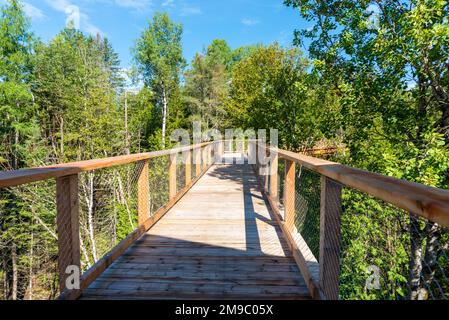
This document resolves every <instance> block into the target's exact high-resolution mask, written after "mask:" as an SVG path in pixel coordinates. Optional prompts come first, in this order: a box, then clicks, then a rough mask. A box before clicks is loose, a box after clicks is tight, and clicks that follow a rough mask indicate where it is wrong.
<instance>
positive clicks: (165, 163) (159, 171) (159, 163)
mask: <svg viewBox="0 0 449 320" xmlns="http://www.w3.org/2000/svg"><path fill="white" fill-rule="evenodd" d="M169 164H170V156H162V157H157V158H153V159H150V161H149V166H150V167H149V184H150V214H151V215H154V214H155V213H156V211H157V210H159V209H160V208H162V207H163V206H164V205H165V204H166V203H168V201H169V200H170V195H169V176H168V167H169Z"/></svg>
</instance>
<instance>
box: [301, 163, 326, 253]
mask: <svg viewBox="0 0 449 320" xmlns="http://www.w3.org/2000/svg"><path fill="white" fill-rule="evenodd" d="M295 171H296V172H295V180H296V181H295V186H296V188H295V193H296V196H295V219H294V221H295V227H296V230H297V231H298V232H299V233H300V234H301V235H302V237H303V239H304V241H305V242H306V244H307V246H308V247H309V249H310V250H311V251H312V253H313V255H314V256H315V258H316V259H317V260H319V256H320V192H321V187H320V179H321V176H320V175H319V174H317V173H315V172H313V171H310V170H308V169H306V168H304V167H303V166H300V165H297V166H296V170H295Z"/></svg>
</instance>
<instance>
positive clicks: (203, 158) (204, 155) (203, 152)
mask: <svg viewBox="0 0 449 320" xmlns="http://www.w3.org/2000/svg"><path fill="white" fill-rule="evenodd" d="M201 161H202V163H203V165H202V166H201V171H203V170H204V168H206V165H207V146H205V147H204V148H203V149H201Z"/></svg>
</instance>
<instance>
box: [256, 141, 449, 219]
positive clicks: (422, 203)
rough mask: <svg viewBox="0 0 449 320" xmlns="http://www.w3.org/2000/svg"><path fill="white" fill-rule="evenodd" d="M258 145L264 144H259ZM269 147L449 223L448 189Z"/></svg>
mask: <svg viewBox="0 0 449 320" xmlns="http://www.w3.org/2000/svg"><path fill="white" fill-rule="evenodd" d="M260 146H262V147H263V145H262V144H261V145H260ZM269 149H270V150H272V151H274V152H277V153H278V156H279V157H280V158H284V159H287V160H291V161H295V162H297V163H299V164H301V165H303V166H304V167H306V168H307V169H309V170H311V171H314V172H317V173H319V174H321V175H323V176H326V177H328V178H330V179H332V180H334V181H337V182H339V183H341V184H343V185H345V186H348V187H351V188H353V189H357V190H359V191H362V192H365V193H367V194H369V195H371V196H373V197H375V198H377V199H380V200H383V201H385V202H388V203H390V204H393V205H395V206H397V207H399V208H402V209H404V210H407V211H409V212H411V213H413V214H416V215H419V216H421V217H424V218H426V219H428V220H431V221H433V222H436V223H438V224H440V225H443V226H445V227H449V191H448V190H444V189H439V188H434V187H429V186H426V185H423V184H419V183H415V182H410V181H406V180H400V179H396V178H393V177H389V176H385V175H381V174H378V173H373V172H370V171H366V170H362V169H357V168H353V167H349V166H346V165H343V164H340V163H336V162H332V161H327V160H323V159H318V158H314V157H310V156H306V155H302V154H298V153H294V152H290V151H286V150H282V149H278V148H274V147H269Z"/></svg>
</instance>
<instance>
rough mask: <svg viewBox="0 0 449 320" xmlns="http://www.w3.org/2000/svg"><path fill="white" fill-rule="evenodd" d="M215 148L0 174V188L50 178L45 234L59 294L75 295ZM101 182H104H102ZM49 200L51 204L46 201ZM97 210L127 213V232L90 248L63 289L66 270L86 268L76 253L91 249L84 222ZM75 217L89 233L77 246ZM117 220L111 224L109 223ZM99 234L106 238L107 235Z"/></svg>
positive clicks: (209, 160)
mask: <svg viewBox="0 0 449 320" xmlns="http://www.w3.org/2000/svg"><path fill="white" fill-rule="evenodd" d="M221 150H223V147H222V142H221V141H216V142H207V143H201V144H197V145H193V146H187V147H180V148H175V149H171V150H164V151H156V152H149V153H142V154H135V155H128V156H120V157H114V158H106V159H98V160H88V161H81V162H74V163H67V164H61V165H54V166H49V167H42V168H35V169H24V170H17V171H8V172H1V173H0V190H11V189H13V188H16V187H21V186H22V185H30V184H31V185H32V184H34V183H36V182H45V181H51V180H53V179H54V180H55V181H56V184H55V185H54V188H55V189H56V192H55V193H54V194H53V191H51V190H52V186H49V187H48V188H47V189H48V192H51V194H53V196H54V197H55V199H56V208H55V210H56V229H57V230H53V231H52V230H51V228H49V232H50V233H52V234H53V235H54V236H55V238H57V247H58V252H57V262H58V263H57V265H58V275H59V290H60V296H59V298H61V299H76V298H78V297H79V296H80V294H81V291H82V290H83V289H85V288H86V287H88V286H89V284H90V283H92V282H93V281H94V280H95V279H96V278H97V277H98V276H99V275H100V274H101V273H102V272H103V271H104V270H105V269H106V268H107V267H108V266H109V265H111V263H112V262H113V261H114V260H115V259H117V258H118V257H119V256H120V255H121V254H122V253H123V252H124V251H125V250H126V249H127V248H128V247H129V246H130V245H131V244H132V243H133V242H134V241H135V240H137V239H138V238H139V237H140V236H141V235H142V234H143V233H144V232H146V231H147V230H148V229H149V228H150V227H151V226H152V225H154V224H155V223H156V222H157V221H158V220H159V219H160V218H161V217H162V216H163V215H164V214H165V213H166V212H167V211H168V210H169V209H170V208H171V207H173V205H174V204H175V203H176V202H177V201H178V200H179V199H180V198H181V197H182V196H183V195H184V194H185V193H186V192H187V191H188V190H189V189H190V188H191V187H192V186H193V184H194V183H195V182H196V181H197V180H198V179H200V178H201V176H202V175H203V174H204V173H205V172H206V171H207V170H208V169H209V167H210V166H211V165H212V164H213V163H214V161H215V157H218V156H220V155H221V154H219V153H221V152H222V151H221ZM181 160H182V161H181ZM105 180H107V181H108V183H103V182H104V181H105ZM94 185H97V186H98V188H95V187H94ZM49 202H50V203H51V202H52V201H51V199H50V201H49ZM112 204H113V205H112ZM80 207H82V210H80ZM100 209H101V210H102V212H103V211H104V212H105V214H107V213H108V211H113V210H123V211H124V212H125V213H126V214H125V215H124V216H126V217H127V218H126V219H125V220H126V225H127V229H126V228H125V232H126V230H130V231H132V232H130V233H129V232H126V234H127V236H126V237H124V239H122V240H121V241H119V242H118V243H112V245H110V246H109V247H108V246H106V245H105V247H108V248H109V249H111V250H110V251H109V252H108V251H106V252H94V254H93V255H94V256H95V257H98V258H96V259H94V262H95V263H94V264H93V265H91V266H90V267H89V268H88V269H87V270H86V271H85V272H84V273H83V274H82V276H81V282H80V290H67V289H66V280H67V278H68V276H69V275H70V273H69V272H68V270H71V269H70V268H71V266H76V267H78V268H80V269H81V270H83V269H86V268H83V266H82V265H81V260H82V257H83V259H84V260H87V261H89V259H90V258H89V257H90V256H91V255H92V252H89V253H87V252H86V251H87V249H86V247H89V246H90V249H92V243H90V244H88V243H89V241H91V242H93V241H94V240H95V239H94V238H95V237H94V235H93V233H94V232H93V231H92V230H89V227H88V226H91V224H89V221H88V220H89V219H92V218H93V215H92V211H94V210H97V211H98V210H100ZM80 211H82V213H83V214H82V215H80ZM85 211H86V212H85ZM80 219H81V221H82V223H81V226H82V227H83V229H86V233H87V234H90V235H91V238H89V237H88V238H89V239H87V240H86V244H82V243H81V244H80V239H81V240H82V239H83V237H82V236H81V233H80ZM118 224H119V222H117V221H115V222H114V226H115V227H117V225H118ZM133 229H134V230H133ZM105 238H108V237H107V235H106V237H105ZM109 238H110V236H109ZM102 241H103V242H104V241H105V240H104V239H103V240H102ZM93 248H95V247H93ZM96 251H98V249H97V250H96ZM68 268H69V269H68Z"/></svg>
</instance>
